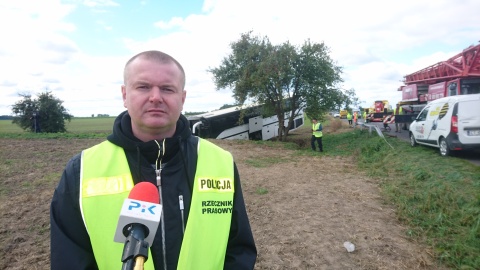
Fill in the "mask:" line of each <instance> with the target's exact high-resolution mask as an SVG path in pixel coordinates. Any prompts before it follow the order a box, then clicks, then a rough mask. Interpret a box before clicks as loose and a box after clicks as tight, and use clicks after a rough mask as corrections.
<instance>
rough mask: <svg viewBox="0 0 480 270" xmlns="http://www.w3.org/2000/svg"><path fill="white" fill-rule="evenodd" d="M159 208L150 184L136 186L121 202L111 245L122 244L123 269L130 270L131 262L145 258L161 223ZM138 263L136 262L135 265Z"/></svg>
mask: <svg viewBox="0 0 480 270" xmlns="http://www.w3.org/2000/svg"><path fill="white" fill-rule="evenodd" d="M161 213H162V205H161V204H160V195H159V193H158V190H157V187H156V186H155V185H154V184H152V183H150V182H140V183H138V184H136V185H135V186H134V187H133V188H132V190H131V191H130V194H129V195H128V198H127V199H125V201H124V202H123V206H122V210H121V211H120V217H119V219H118V225H117V230H116V231H115V237H114V239H113V240H114V241H115V242H119V243H125V246H124V248H123V254H122V262H123V263H124V265H123V268H122V269H133V260H137V259H140V258H142V257H143V258H142V259H141V261H140V263H141V264H142V268H143V259H144V260H146V259H147V258H148V248H149V247H150V246H152V243H153V239H154V237H155V233H156V232H157V227H158V224H159V222H160V216H161ZM137 262H138V261H137Z"/></svg>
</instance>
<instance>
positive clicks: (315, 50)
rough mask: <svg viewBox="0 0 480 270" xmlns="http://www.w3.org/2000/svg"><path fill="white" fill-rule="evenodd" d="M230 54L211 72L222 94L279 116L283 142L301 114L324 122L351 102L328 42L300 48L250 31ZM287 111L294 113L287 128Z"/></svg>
mask: <svg viewBox="0 0 480 270" xmlns="http://www.w3.org/2000/svg"><path fill="white" fill-rule="evenodd" d="M231 49H232V53H231V54H230V55H229V56H227V57H225V58H224V59H223V60H222V63H221V65H220V66H219V67H217V68H211V69H209V70H208V71H209V72H211V73H212V74H213V76H214V82H215V85H216V87H217V89H221V88H232V91H233V97H234V98H235V100H236V102H237V103H238V104H244V103H245V102H246V101H251V102H253V103H259V104H264V109H266V110H267V111H269V112H274V113H275V114H276V115H277V117H278V120H279V133H278V134H279V140H284V138H285V137H286V136H287V135H288V131H289V129H288V127H289V126H291V125H292V123H293V120H294V118H295V117H296V116H298V114H299V113H300V111H301V110H304V111H305V113H306V114H307V115H309V116H310V117H317V118H322V116H323V115H324V114H325V113H326V112H328V111H330V110H331V109H332V108H335V107H339V106H340V104H342V103H345V102H346V100H347V99H348V96H347V95H346V94H344V93H343V92H342V90H340V89H339V88H338V86H337V84H339V83H340V82H341V81H342V79H341V77H340V74H341V72H342V70H341V68H340V67H338V66H336V65H335V63H334V62H333V61H332V59H331V58H330V57H329V49H328V48H327V47H326V46H325V44H323V43H320V44H318V43H312V42H310V40H307V41H305V43H304V44H303V45H302V46H300V47H295V46H293V45H291V44H290V43H289V42H284V43H283V44H280V45H272V44H271V43H270V41H269V39H268V38H267V37H263V38H259V37H255V36H252V35H251V32H248V33H245V34H242V35H241V38H240V39H239V40H238V41H236V42H233V43H232V44H231ZM288 111H291V113H290V115H288V125H287V128H285V127H284V126H283V124H284V120H285V112H288Z"/></svg>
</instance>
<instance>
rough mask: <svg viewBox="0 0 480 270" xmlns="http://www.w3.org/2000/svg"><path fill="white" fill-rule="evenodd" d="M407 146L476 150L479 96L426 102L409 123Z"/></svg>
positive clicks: (479, 127) (443, 150)
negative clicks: (408, 141) (420, 145)
mask: <svg viewBox="0 0 480 270" xmlns="http://www.w3.org/2000/svg"><path fill="white" fill-rule="evenodd" d="M409 133H410V145H411V146H415V145H416V144H417V143H418V144H423V145H428V146H433V147H437V148H439V149H440V154H441V155H442V156H448V155H449V154H450V153H451V151H453V150H455V151H456V150H470V149H471V150H475V149H480V94H473V95H460V96H450V97H444V98H440V99H436V100H434V101H432V102H430V103H428V104H427V105H426V106H425V108H423V110H422V111H421V112H420V114H419V115H418V116H417V118H416V119H415V120H414V121H413V122H412V123H411V124H410V131H409Z"/></svg>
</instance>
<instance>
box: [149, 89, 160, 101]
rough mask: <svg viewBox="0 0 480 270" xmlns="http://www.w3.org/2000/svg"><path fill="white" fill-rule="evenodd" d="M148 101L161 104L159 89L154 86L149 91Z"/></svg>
mask: <svg viewBox="0 0 480 270" xmlns="http://www.w3.org/2000/svg"><path fill="white" fill-rule="evenodd" d="M150 101H151V102H162V101H163V95H162V91H161V90H160V88H159V87H157V86H154V87H152V89H151V90H150Z"/></svg>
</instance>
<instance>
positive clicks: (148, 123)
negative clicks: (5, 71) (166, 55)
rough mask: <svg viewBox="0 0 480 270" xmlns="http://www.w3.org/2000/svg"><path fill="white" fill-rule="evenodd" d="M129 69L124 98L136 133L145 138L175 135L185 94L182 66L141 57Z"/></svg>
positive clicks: (142, 138) (124, 86) (123, 91)
mask: <svg viewBox="0 0 480 270" xmlns="http://www.w3.org/2000/svg"><path fill="white" fill-rule="evenodd" d="M126 72H127V75H126V79H125V80H126V81H125V85H123V86H122V97H123V104H124V106H125V108H127V110H128V113H129V114H130V117H131V118H132V130H133V134H134V135H135V136H136V137H137V138H139V139H140V140H142V141H149V140H153V139H162V138H168V137H171V136H173V134H174V133H175V128H176V123H177V120H178V118H179V117H180V113H181V112H182V109H183V104H184V102H185V97H186V92H185V91H184V89H183V78H182V73H181V71H180V69H179V68H178V67H177V66H176V65H175V64H174V63H158V62H155V61H152V60H148V59H144V58H141V57H140V58H137V59H135V60H134V61H133V62H131V63H130V64H129V66H128V67H127V71H126Z"/></svg>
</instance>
